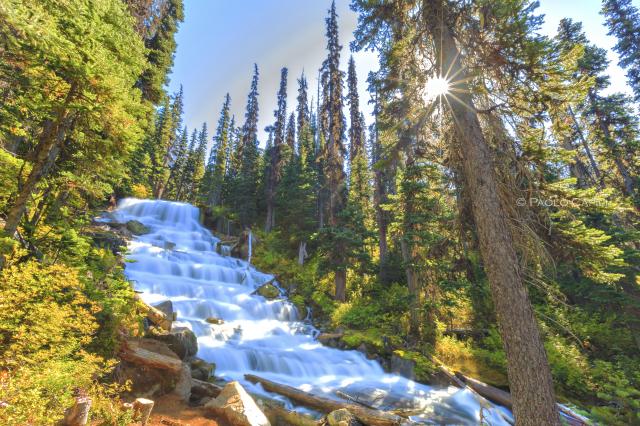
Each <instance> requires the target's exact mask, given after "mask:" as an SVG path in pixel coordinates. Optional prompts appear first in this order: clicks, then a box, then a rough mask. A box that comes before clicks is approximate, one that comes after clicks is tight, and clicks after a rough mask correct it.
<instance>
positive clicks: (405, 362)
mask: <svg viewBox="0 0 640 426" xmlns="http://www.w3.org/2000/svg"><path fill="white" fill-rule="evenodd" d="M390 369H391V372H392V373H395V374H399V375H400V376H402V377H406V378H407V379H409V380H415V379H416V372H415V370H416V362H415V361H414V360H412V359H407V358H402V357H400V356H398V355H396V354H393V355H391V362H390Z"/></svg>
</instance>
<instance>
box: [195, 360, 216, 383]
mask: <svg viewBox="0 0 640 426" xmlns="http://www.w3.org/2000/svg"><path fill="white" fill-rule="evenodd" d="M189 365H190V366H191V377H193V378H194V379H198V380H202V381H203V382H206V381H207V380H209V378H210V377H211V376H213V372H214V371H215V369H216V365H215V364H213V363H211V362H207V361H205V360H203V359H200V358H193V359H191V360H190V361H189Z"/></svg>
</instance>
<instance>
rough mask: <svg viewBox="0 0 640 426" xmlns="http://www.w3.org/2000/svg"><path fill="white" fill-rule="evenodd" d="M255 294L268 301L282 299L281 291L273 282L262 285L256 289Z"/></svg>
mask: <svg viewBox="0 0 640 426" xmlns="http://www.w3.org/2000/svg"><path fill="white" fill-rule="evenodd" d="M255 293H256V294H259V295H260V296H262V297H264V298H265V299H267V300H273V299H277V298H278V297H280V290H279V289H278V287H276V286H275V285H273V284H272V283H271V282H268V283H266V284H262V285H261V286H260V287H258V288H257V289H256V291H255Z"/></svg>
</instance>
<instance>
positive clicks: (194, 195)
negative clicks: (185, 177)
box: [185, 123, 209, 203]
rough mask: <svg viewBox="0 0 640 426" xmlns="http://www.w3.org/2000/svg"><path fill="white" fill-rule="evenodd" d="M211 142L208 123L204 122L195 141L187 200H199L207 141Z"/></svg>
mask: <svg viewBox="0 0 640 426" xmlns="http://www.w3.org/2000/svg"><path fill="white" fill-rule="evenodd" d="M208 142H209V133H208V131H207V123H202V129H201V130H200V132H199V133H198V138H197V140H196V143H195V149H194V151H193V155H192V156H191V162H190V169H191V170H193V172H192V174H191V177H190V179H189V185H188V186H187V187H185V191H186V192H185V200H186V201H188V202H190V203H195V202H196V201H197V200H198V194H199V193H200V192H199V189H200V188H201V185H202V178H203V177H204V172H205V156H206V154H207V143H208Z"/></svg>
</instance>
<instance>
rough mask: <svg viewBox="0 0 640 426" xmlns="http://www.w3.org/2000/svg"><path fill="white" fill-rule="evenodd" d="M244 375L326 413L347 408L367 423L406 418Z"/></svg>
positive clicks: (375, 425)
mask: <svg viewBox="0 0 640 426" xmlns="http://www.w3.org/2000/svg"><path fill="white" fill-rule="evenodd" d="M244 377H245V379H247V380H248V381H250V382H251V383H260V384H261V385H262V387H263V388H264V389H265V390H266V391H269V392H275V393H278V394H280V395H283V396H286V397H287V398H290V399H292V400H294V401H296V402H298V403H300V404H302V405H306V406H308V407H311V408H315V409H318V410H320V411H322V412H324V413H330V412H331V411H335V410H339V409H341V408H346V409H347V410H349V411H350V412H351V413H352V414H353V415H354V416H356V417H357V418H358V419H359V420H360V421H361V422H363V423H365V424H367V425H371V426H394V425H399V424H400V423H402V422H403V420H404V419H403V418H402V417H400V416H397V415H395V414H391V413H388V412H386V411H381V410H374V409H371V408H367V407H363V406H361V405H358V404H352V403H348V402H342V401H338V400H333V399H329V398H325V397H322V396H316V395H313V394H310V393H308V392H304V391H301V390H299V389H296V388H294V387H291V386H287V385H282V384H279V383H276V382H272V381H271V380H267V379H263V378H262V377H258V376H254V375H253V374H247V375H245V376H244Z"/></svg>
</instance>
